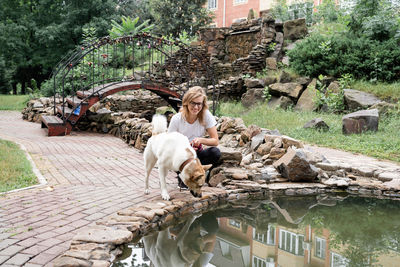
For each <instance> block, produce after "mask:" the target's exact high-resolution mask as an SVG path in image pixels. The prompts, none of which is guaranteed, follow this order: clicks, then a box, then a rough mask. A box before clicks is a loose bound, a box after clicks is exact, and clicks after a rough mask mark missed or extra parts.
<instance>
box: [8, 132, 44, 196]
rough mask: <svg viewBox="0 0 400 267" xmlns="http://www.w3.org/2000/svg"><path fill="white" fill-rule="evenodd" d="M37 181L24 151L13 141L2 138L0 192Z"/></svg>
mask: <svg viewBox="0 0 400 267" xmlns="http://www.w3.org/2000/svg"><path fill="white" fill-rule="evenodd" d="M36 183H37V179H36V175H35V174H34V173H33V171H32V167H31V164H30V162H29V161H28V160H27V159H26V156H25V153H24V151H22V150H21V149H20V148H19V146H18V145H17V144H15V143H13V142H10V141H5V140H1V139H0V192H7V191H10V190H13V189H18V188H23V187H27V186H31V185H34V184H36Z"/></svg>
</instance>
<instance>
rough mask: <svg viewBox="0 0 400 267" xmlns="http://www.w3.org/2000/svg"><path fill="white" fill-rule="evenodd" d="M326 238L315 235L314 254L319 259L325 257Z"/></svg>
mask: <svg viewBox="0 0 400 267" xmlns="http://www.w3.org/2000/svg"><path fill="white" fill-rule="evenodd" d="M325 252H326V240H325V239H323V238H319V237H315V256H316V257H318V258H320V259H325Z"/></svg>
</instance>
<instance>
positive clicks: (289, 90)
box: [269, 83, 303, 99]
mask: <svg viewBox="0 0 400 267" xmlns="http://www.w3.org/2000/svg"><path fill="white" fill-rule="evenodd" d="M302 90H303V86H301V84H298V83H274V84H271V85H270V86H269V92H270V93H271V94H272V95H286V96H290V97H293V98H296V99H297V98H298V97H299V96H300V94H301V91H302Z"/></svg>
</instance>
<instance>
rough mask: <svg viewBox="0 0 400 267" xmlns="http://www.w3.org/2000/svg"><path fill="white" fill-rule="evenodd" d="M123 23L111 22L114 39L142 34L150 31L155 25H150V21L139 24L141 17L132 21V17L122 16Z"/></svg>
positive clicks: (111, 33) (111, 34)
mask: <svg viewBox="0 0 400 267" xmlns="http://www.w3.org/2000/svg"><path fill="white" fill-rule="evenodd" d="M121 20H122V22H121V24H119V23H118V22H116V21H115V20H111V24H112V29H111V30H110V36H111V37H112V38H117V37H121V36H125V35H136V34H138V33H141V32H148V31H150V30H151V29H152V28H153V27H154V25H153V24H151V25H148V24H149V20H146V21H144V22H143V23H141V24H138V21H139V17H137V18H135V19H132V18H130V17H126V16H122V18H121Z"/></svg>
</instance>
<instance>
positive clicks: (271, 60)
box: [265, 57, 278, 70]
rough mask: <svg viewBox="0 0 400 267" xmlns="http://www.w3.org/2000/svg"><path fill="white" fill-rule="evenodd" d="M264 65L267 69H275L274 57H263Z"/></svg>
mask: <svg viewBox="0 0 400 267" xmlns="http://www.w3.org/2000/svg"><path fill="white" fill-rule="evenodd" d="M265 65H266V66H267V69H269V70H276V69H277V68H278V67H277V62H276V58H274V57H267V58H266V59H265Z"/></svg>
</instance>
